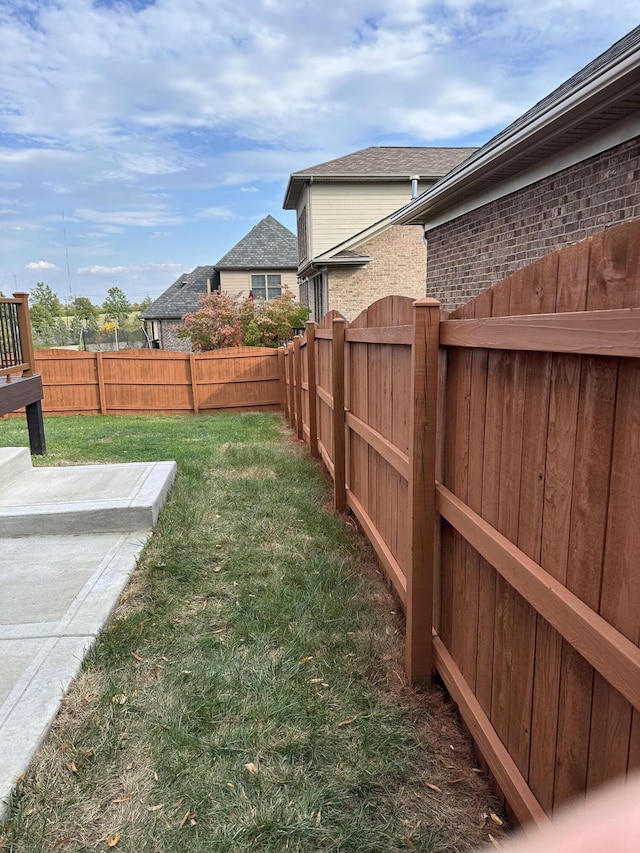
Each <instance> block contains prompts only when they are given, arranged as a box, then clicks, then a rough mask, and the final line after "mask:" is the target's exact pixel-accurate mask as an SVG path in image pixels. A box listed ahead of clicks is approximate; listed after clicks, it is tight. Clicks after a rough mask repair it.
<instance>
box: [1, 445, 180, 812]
mask: <svg viewBox="0 0 640 853" xmlns="http://www.w3.org/2000/svg"><path fill="white" fill-rule="evenodd" d="M175 472H176V465H175V462H157V463H149V464H146V463H131V464H125V465H104V466H98V465H89V466H78V467H73V468H71V467H69V468H48V469H45V468H37V469H34V468H32V467H31V457H30V455H29V452H28V451H27V450H26V449H25V448H0V816H2V813H3V811H5V810H6V803H7V800H8V797H9V796H10V793H11V791H12V789H13V787H14V786H15V783H16V780H17V779H18V777H19V776H20V775H21V774H22V773H24V772H25V770H26V769H27V767H28V764H29V761H30V759H31V757H32V755H33V753H34V752H35V750H36V749H37V747H38V745H39V744H40V742H41V741H42V739H43V737H44V736H45V735H46V733H47V731H48V729H49V726H50V725H51V723H52V721H53V719H54V718H55V716H56V714H57V712H58V708H59V706H60V700H61V698H62V696H63V695H64V692H65V690H66V689H67V687H68V686H69V684H70V682H71V680H72V679H73V678H74V677H75V676H76V675H77V673H78V671H79V669H80V665H81V663H82V658H83V657H84V655H85V653H86V651H87V649H89V648H90V647H91V645H92V643H93V642H94V640H95V638H96V636H97V634H98V633H99V631H100V629H101V628H102V626H103V625H104V624H105V622H106V621H107V620H108V618H109V616H110V614H111V612H112V611H113V609H114V607H115V605H116V604H117V602H118V599H119V597H120V594H121V593H122V590H123V589H124V587H125V586H126V584H127V581H128V579H129V577H130V575H131V572H132V571H133V569H134V567H135V564H136V558H137V555H138V554H139V552H140V550H141V549H142V547H143V545H144V543H145V542H146V541H147V539H148V538H149V536H150V535H151V530H152V529H153V527H154V526H155V523H156V521H157V518H158V513H159V511H160V508H161V506H162V504H163V503H164V500H165V499H166V496H167V493H168V491H169V488H170V487H171V484H172V482H173V480H174V477H175Z"/></svg>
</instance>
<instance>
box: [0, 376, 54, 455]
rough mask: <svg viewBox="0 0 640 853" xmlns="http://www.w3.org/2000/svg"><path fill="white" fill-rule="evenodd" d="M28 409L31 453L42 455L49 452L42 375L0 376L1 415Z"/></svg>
mask: <svg viewBox="0 0 640 853" xmlns="http://www.w3.org/2000/svg"><path fill="white" fill-rule="evenodd" d="M23 407H24V408H25V409H26V414H27V427H28V429H29V446H30V448H31V453H35V454H38V455H40V456H42V455H43V454H45V453H46V452H47V450H46V444H45V439H44V423H43V420H42V377H40V376H37V375H36V376H10V377H9V379H7V378H6V377H4V376H0V415H8V414H9V412H15V411H16V410H18V409H22V408H23Z"/></svg>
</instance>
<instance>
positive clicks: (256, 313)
mask: <svg viewBox="0 0 640 853" xmlns="http://www.w3.org/2000/svg"><path fill="white" fill-rule="evenodd" d="M308 316H309V308H308V307H307V306H306V305H303V304H302V303H300V302H296V301H295V299H294V297H293V294H292V293H290V292H286V293H283V294H282V296H279V297H277V299H272V300H270V301H269V302H262V301H259V302H257V301H254V300H253V299H237V298H236V297H234V296H232V295H231V294H229V293H212V294H210V295H208V296H204V297H203V298H202V299H201V300H200V308H199V310H198V311H195V312H194V313H192V314H186V315H185V317H184V324H183V325H182V326H181V327H179V328H178V330H177V335H178V337H181V338H189V339H190V340H191V345H192V347H193V349H194V350H195V351H196V352H206V351H207V350H212V349H223V348H225V347H237V346H241V345H242V344H244V345H245V346H262V347H277V346H278V345H279V343H280V341H281V340H283V339H286V338H290V337H291V336H292V333H293V329H297V328H300V327H301V326H303V325H304V323H305V321H306V319H307V318H308Z"/></svg>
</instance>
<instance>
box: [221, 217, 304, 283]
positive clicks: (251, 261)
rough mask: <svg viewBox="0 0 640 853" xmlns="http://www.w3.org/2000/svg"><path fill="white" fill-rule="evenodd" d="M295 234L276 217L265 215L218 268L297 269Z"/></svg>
mask: <svg viewBox="0 0 640 853" xmlns="http://www.w3.org/2000/svg"><path fill="white" fill-rule="evenodd" d="M297 266H298V241H297V238H296V236H295V234H292V233H291V231H289V229H288V228H285V227H284V225H282V224H281V223H280V222H278V220H277V219H274V218H273V216H265V218H264V219H261V220H260V222H258V224H257V225H255V226H254V227H253V228H252V229H251V231H249V233H248V234H246V235H245V236H244V237H243V238H242V240H240V242H239V243H236V245H235V246H234V247H233V249H230V250H229V251H228V252H227V254H226V255H224V257H222V258H220V260H219V261H218V263H217V264H216V269H219V270H225V269H227V270H230V269H263V270H264V269H296V268H297Z"/></svg>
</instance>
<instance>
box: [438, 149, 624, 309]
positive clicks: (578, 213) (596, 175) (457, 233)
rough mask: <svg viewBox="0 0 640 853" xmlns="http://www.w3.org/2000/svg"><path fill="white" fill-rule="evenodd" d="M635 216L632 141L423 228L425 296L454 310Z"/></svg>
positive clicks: (445, 307)
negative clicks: (525, 269)
mask: <svg viewBox="0 0 640 853" xmlns="http://www.w3.org/2000/svg"><path fill="white" fill-rule="evenodd" d="M639 217H640V139H637V138H636V139H634V140H631V141H630V142H625V143H624V144H623V145H620V146H617V147H616V148H612V149H610V150H608V151H605V152H604V153H602V154H598V155H597V156H595V157H591V158H590V159H589V160H585V161H583V162H582V163H579V164H577V165H575V166H571V167H570V168H568V169H565V170H563V171H562V172H558V173H557V174H555V175H551V176H550V177H548V178H544V179H543V180H541V181H538V182H537V183H535V184H532V185H531V186H529V187H525V188H524V189H521V190H518V191H516V192H514V193H511V195H508V196H505V197H504V198H501V199H497V200H496V201H493V202H490V203H489V204H486V205H484V206H483V207H480V208H478V209H477V210H473V211H471V212H470V213H467V214H465V215H464V216H460V217H459V218H458V219H455V220H453V221H451V222H448V223H446V224H445V225H441V226H440V227H438V228H434V229H433V230H432V231H429V232H428V234H427V238H428V247H429V248H428V251H429V263H428V269H427V295H428V296H434V297H435V298H436V299H440V300H441V302H442V307H443V308H444V309H445V310H453V309H454V308H457V307H458V306H460V305H463V304H464V303H465V302H468V301H469V300H470V299H472V298H473V297H474V296H477V295H478V293H481V292H482V291H483V290H486V288H488V287H492V286H493V285H494V284H497V283H498V282H500V281H502V279H504V278H506V277H507V276H508V275H510V274H511V273H513V272H515V271H516V270H519V269H521V268H522V267H525V266H527V265H528V264H530V263H532V262H533V261H535V260H538V258H541V257H543V256H544V255H547V254H549V253H550V252H553V251H555V250H556V249H560V248H562V247H563V246H567V245H569V244H570V243H577V242H578V241H579V240H584V239H585V238H586V237H591V236H592V235H593V234H595V233H597V232H598V231H601V230H602V229H603V228H606V227H607V226H608V225H614V224H618V223H620V222H623V221H626V220H630V219H637V218H639Z"/></svg>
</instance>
